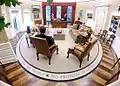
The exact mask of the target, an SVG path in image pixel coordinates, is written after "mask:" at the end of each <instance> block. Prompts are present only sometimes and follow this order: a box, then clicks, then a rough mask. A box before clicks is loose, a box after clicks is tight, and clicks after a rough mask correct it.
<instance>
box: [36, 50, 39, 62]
mask: <svg viewBox="0 0 120 86" xmlns="http://www.w3.org/2000/svg"><path fill="white" fill-rule="evenodd" d="M36 55H37V60H39V53H38V52H37V53H36Z"/></svg>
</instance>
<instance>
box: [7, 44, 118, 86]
mask: <svg viewBox="0 0 120 86" xmlns="http://www.w3.org/2000/svg"><path fill="white" fill-rule="evenodd" d="M102 46H103V50H104V51H103V53H104V54H103V58H102V61H101V63H100V65H99V66H98V67H97V68H96V69H95V71H93V72H92V73H91V74H89V75H87V76H86V77H84V78H82V79H79V80H75V81H70V82H64V83H59V82H50V81H45V80H42V79H39V78H37V77H35V76H33V75H31V74H29V73H27V72H26V71H25V70H24V69H23V68H22V67H21V66H20V65H19V63H18V62H16V63H12V64H7V65H5V67H6V71H7V76H8V78H9V80H10V81H11V82H12V83H13V86H103V85H105V82H106V81H107V80H109V79H110V78H111V77H112V75H114V73H115V72H117V70H118V66H115V68H113V69H111V67H112V65H113V64H114V63H115V60H116V57H115V54H114V52H113V51H112V50H111V49H109V47H108V46H106V45H105V44H104V43H102Z"/></svg>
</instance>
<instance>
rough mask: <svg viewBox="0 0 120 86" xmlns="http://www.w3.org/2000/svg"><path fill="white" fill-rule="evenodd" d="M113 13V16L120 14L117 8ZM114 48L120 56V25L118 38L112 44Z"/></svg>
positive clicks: (119, 56) (117, 33)
mask: <svg viewBox="0 0 120 86" xmlns="http://www.w3.org/2000/svg"><path fill="white" fill-rule="evenodd" d="M112 15H113V16H120V13H119V12H118V11H117V10H114V11H112ZM119 23H120V22H119ZM112 48H113V49H114V51H115V52H116V54H117V56H118V58H120V27H118V29H117V32H116V38H115V40H114V42H113V44H112Z"/></svg>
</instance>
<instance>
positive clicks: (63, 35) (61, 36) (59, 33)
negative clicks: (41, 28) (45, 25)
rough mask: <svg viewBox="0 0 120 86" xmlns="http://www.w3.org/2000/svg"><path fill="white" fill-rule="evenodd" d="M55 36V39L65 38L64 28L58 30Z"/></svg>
mask: <svg viewBox="0 0 120 86" xmlns="http://www.w3.org/2000/svg"><path fill="white" fill-rule="evenodd" d="M53 36H54V39H55V40H65V33H64V30H56V31H55V33H54V34H53Z"/></svg>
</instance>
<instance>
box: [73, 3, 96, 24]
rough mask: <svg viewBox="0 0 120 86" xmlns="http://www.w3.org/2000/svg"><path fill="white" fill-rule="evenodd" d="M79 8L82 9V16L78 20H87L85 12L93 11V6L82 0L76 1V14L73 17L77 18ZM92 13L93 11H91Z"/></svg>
mask: <svg viewBox="0 0 120 86" xmlns="http://www.w3.org/2000/svg"><path fill="white" fill-rule="evenodd" d="M80 10H83V16H82V17H80V20H81V21H83V22H86V20H87V12H88V11H89V12H90V11H94V7H93V5H92V4H90V3H89V2H82V3H76V14H75V19H76V20H77V19H78V17H79V12H80ZM93 14H94V12H93Z"/></svg>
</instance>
